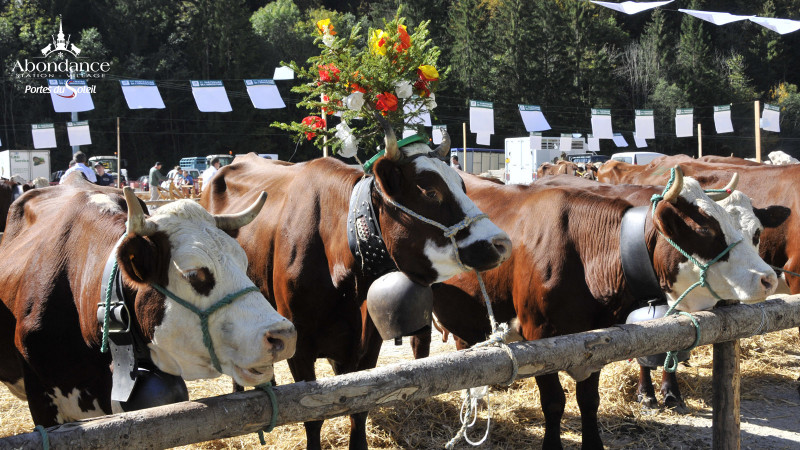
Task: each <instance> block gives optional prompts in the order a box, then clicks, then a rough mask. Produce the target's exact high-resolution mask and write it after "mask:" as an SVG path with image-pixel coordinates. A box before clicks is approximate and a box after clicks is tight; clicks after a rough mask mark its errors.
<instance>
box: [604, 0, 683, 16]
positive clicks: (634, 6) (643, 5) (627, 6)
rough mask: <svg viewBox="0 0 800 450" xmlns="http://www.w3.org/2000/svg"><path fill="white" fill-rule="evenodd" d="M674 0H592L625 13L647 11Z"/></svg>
mask: <svg viewBox="0 0 800 450" xmlns="http://www.w3.org/2000/svg"><path fill="white" fill-rule="evenodd" d="M672 2H673V0H668V1H665V2H622V3H612V2H596V1H594V0H592V3H594V4H597V5H600V6H605V7H606V8H610V9H613V10H614V11H619V12H623V13H625V14H636V13H640V12H642V11H647V10H648V9H653V8H658V7H659V6H664V5H666V4H667V3H672Z"/></svg>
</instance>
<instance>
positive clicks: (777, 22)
mask: <svg viewBox="0 0 800 450" xmlns="http://www.w3.org/2000/svg"><path fill="white" fill-rule="evenodd" d="M749 20H750V21H751V22H755V23H757V24H759V25H761V26H762V27H764V28H769V29H770V30H772V31H774V32H776V33H778V34H789V33H794V32H795V31H797V30H800V20H789V19H774V18H772V17H750V18H749Z"/></svg>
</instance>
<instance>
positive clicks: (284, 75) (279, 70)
mask: <svg viewBox="0 0 800 450" xmlns="http://www.w3.org/2000/svg"><path fill="white" fill-rule="evenodd" d="M272 79H273V80H294V70H292V68H291V67H288V66H280V67H276V68H275V72H274V73H273V74H272Z"/></svg>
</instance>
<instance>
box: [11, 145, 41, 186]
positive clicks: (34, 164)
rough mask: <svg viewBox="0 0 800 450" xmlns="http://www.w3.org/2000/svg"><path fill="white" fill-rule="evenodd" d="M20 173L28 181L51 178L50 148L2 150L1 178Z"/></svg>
mask: <svg viewBox="0 0 800 450" xmlns="http://www.w3.org/2000/svg"><path fill="white" fill-rule="evenodd" d="M13 175H19V176H20V177H22V178H24V179H25V180H26V181H32V180H33V179H35V178H38V177H44V178H45V179H47V180H48V181H49V180H50V150H5V151H2V152H0V178H11V177H12V176H13Z"/></svg>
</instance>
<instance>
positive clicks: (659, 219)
mask: <svg viewBox="0 0 800 450" xmlns="http://www.w3.org/2000/svg"><path fill="white" fill-rule="evenodd" d="M653 224H654V225H655V227H656V229H657V230H659V231H661V233H663V234H664V235H665V236H666V237H668V238H671V239H674V238H675V237H677V236H681V235H687V234H691V233H693V230H692V228H691V226H690V225H689V224H687V223H686V217H685V216H683V215H682V214H681V213H680V211H679V210H678V208H676V207H675V205H673V204H672V203H669V202H658V205H657V206H656V212H655V214H654V215H653Z"/></svg>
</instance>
